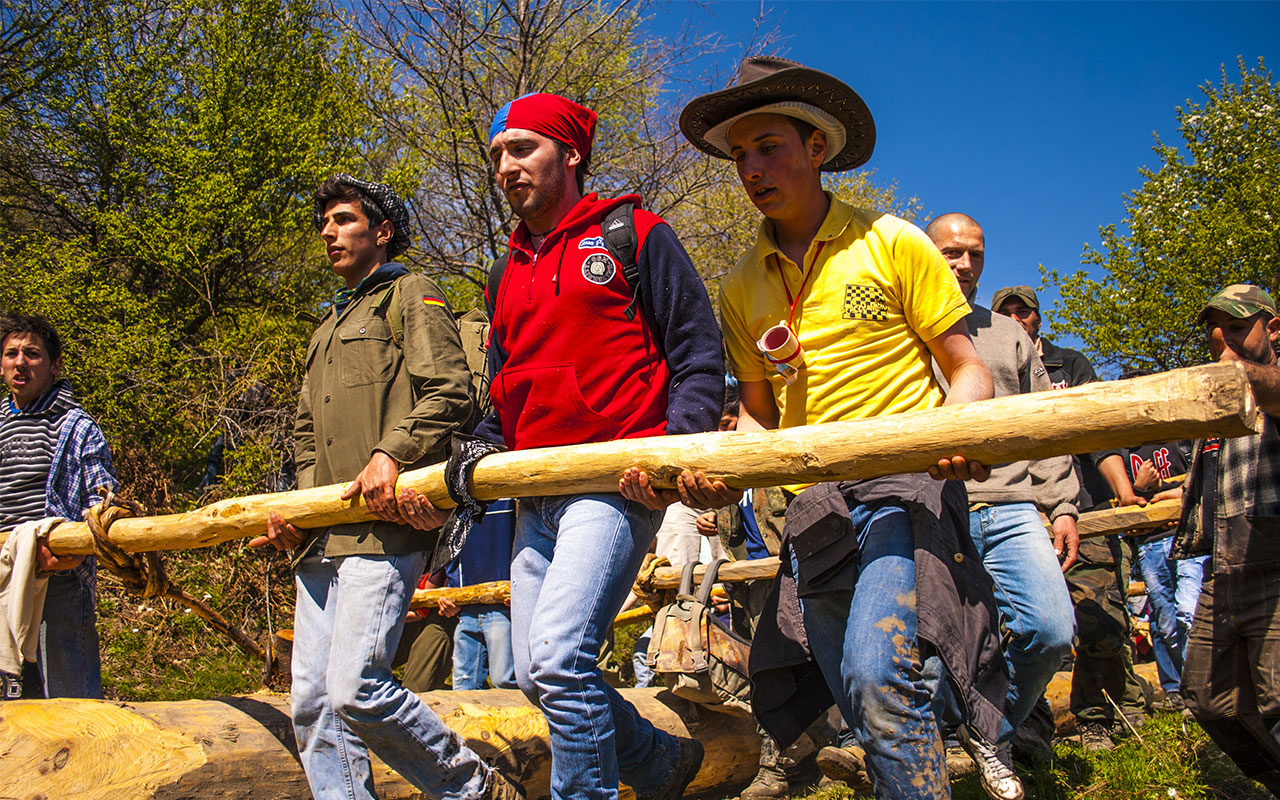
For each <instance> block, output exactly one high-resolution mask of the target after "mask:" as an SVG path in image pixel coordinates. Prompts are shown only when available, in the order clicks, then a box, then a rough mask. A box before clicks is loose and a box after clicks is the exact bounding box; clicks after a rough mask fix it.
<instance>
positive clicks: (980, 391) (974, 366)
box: [946, 359, 995, 406]
mask: <svg viewBox="0 0 1280 800" xmlns="http://www.w3.org/2000/svg"><path fill="white" fill-rule="evenodd" d="M950 383H951V390H950V391H949V392H947V400H946V405H949V406H954V405H959V404H961V403H972V402H975V401H978V400H990V399H991V395H992V394H993V393H994V391H995V389H994V387H993V385H992V383H991V373H990V372H989V371H988V370H987V368H986V366H984V365H983V363H982V362H981V361H978V360H976V359H974V360H973V361H967V362H964V363H962V364H958V365H957V366H956V369H955V371H954V372H953V373H952V374H951V376H950Z"/></svg>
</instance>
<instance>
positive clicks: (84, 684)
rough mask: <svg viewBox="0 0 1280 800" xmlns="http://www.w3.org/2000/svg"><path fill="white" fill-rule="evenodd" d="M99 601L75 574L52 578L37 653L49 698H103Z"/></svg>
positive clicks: (45, 692)
mask: <svg viewBox="0 0 1280 800" xmlns="http://www.w3.org/2000/svg"><path fill="white" fill-rule="evenodd" d="M97 605H98V604H97V598H95V597H94V593H93V591H91V590H90V588H89V586H87V585H86V584H85V582H84V581H83V580H81V578H80V576H79V575H76V574H75V573H74V572H56V573H54V574H53V576H52V577H51V578H49V589H48V594H46V595H45V600H44V620H43V621H42V622H41V623H40V648H39V651H38V652H37V654H36V661H37V663H38V664H39V668H40V674H41V676H42V677H43V679H44V686H43V688H44V696H45V697H90V698H96V699H101V698H102V659H101V654H100V653H99V651H98V629H97V628H96V627H95V626H94V623H95V622H96V621H97V617H98V608H97Z"/></svg>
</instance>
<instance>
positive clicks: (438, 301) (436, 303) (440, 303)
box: [422, 294, 445, 308]
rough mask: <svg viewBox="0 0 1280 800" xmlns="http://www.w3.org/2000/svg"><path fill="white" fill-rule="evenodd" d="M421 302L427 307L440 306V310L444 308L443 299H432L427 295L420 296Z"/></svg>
mask: <svg viewBox="0 0 1280 800" xmlns="http://www.w3.org/2000/svg"><path fill="white" fill-rule="evenodd" d="M422 302H423V303H424V304H426V305H429V306H440V307H441V308H445V303H444V298H443V297H432V296H431V295H429V294H424V295H423V296H422Z"/></svg>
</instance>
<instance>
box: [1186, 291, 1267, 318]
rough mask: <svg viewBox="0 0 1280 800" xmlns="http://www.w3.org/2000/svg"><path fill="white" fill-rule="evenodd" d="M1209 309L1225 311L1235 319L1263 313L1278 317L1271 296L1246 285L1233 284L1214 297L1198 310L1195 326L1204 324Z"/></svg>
mask: <svg viewBox="0 0 1280 800" xmlns="http://www.w3.org/2000/svg"><path fill="white" fill-rule="evenodd" d="M1211 308H1216V309H1218V310H1219V311H1225V312H1227V313H1228V314H1230V315H1231V316H1233V317H1235V318H1237V319H1244V318H1245V317H1252V316H1253V315H1254V314H1261V313H1262V312H1264V311H1265V312H1266V313H1268V314H1270V315H1271V316H1273V317H1277V316H1280V314H1277V313H1276V302H1275V301H1274V300H1272V299H1271V295H1269V294H1267V293H1266V292H1265V291H1263V290H1262V289H1261V288H1259V287H1257V286H1251V285H1249V284H1247V283H1233V284H1231V285H1230V286H1228V287H1227V288H1225V289H1223V290H1222V291H1220V292H1218V293H1217V294H1216V295H1214V296H1213V299H1212V300H1210V301H1209V302H1208V303H1205V305H1204V308H1202V309H1200V316H1198V317H1196V324H1197V325H1203V324H1204V321H1205V319H1206V318H1207V317H1208V316H1209V309H1211Z"/></svg>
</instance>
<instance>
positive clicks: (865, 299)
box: [844, 283, 889, 322]
mask: <svg viewBox="0 0 1280 800" xmlns="http://www.w3.org/2000/svg"><path fill="white" fill-rule="evenodd" d="M844 318H845V319H862V320H868V321H873V322H879V321H882V320H886V319H888V318H889V304H888V303H886V302H885V299H884V292H882V291H880V287H878V286H863V285H861V284H857V283H846V284H845V285H844Z"/></svg>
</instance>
